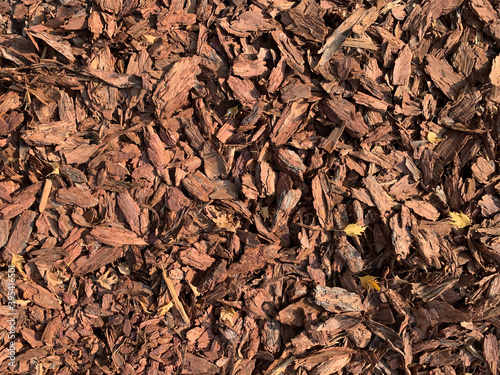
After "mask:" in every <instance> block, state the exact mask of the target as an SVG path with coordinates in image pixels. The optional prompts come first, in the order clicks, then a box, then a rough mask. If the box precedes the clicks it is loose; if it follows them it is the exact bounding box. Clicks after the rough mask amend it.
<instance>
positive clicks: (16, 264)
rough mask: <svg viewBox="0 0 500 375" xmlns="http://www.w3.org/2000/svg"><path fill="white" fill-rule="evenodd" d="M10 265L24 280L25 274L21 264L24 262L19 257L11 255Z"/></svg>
mask: <svg viewBox="0 0 500 375" xmlns="http://www.w3.org/2000/svg"><path fill="white" fill-rule="evenodd" d="M10 263H11V264H12V265H13V266H14V267H16V268H17V270H18V271H19V273H20V274H21V275H23V277H24V278H26V273H25V272H24V269H23V263H25V261H24V258H23V257H22V256H21V255H17V254H12V260H11V262H10Z"/></svg>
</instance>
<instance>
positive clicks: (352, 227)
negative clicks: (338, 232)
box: [344, 224, 366, 237]
mask: <svg viewBox="0 0 500 375" xmlns="http://www.w3.org/2000/svg"><path fill="white" fill-rule="evenodd" d="M365 229H366V226H365V227H362V226H361V225H359V224H349V225H348V226H347V227H345V228H344V232H345V234H347V235H348V236H351V237H357V236H360V235H361V234H363V232H364V231H365Z"/></svg>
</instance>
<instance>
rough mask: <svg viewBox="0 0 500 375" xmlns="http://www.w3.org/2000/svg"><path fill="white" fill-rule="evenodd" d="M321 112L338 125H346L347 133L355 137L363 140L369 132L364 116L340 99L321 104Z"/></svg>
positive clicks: (326, 100) (325, 101)
mask: <svg viewBox="0 0 500 375" xmlns="http://www.w3.org/2000/svg"><path fill="white" fill-rule="evenodd" d="M320 108H321V111H322V112H323V113H324V114H325V115H326V116H327V117H328V119H329V120H331V121H334V122H335V123H337V124H338V125H345V128H346V131H347V132H349V134H351V135H352V136H353V137H356V138H361V137H362V136H364V135H366V134H367V133H368V131H369V129H368V126H367V125H366V123H365V121H364V120H363V116H361V114H360V113H359V112H356V109H355V107H354V105H353V104H352V103H350V102H348V101H347V100H345V99H343V98H340V97H337V96H335V97H333V98H330V99H325V100H323V101H322V102H321V107H320Z"/></svg>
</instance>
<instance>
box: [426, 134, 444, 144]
mask: <svg viewBox="0 0 500 375" xmlns="http://www.w3.org/2000/svg"><path fill="white" fill-rule="evenodd" d="M427 140H428V141H429V142H431V143H432V144H433V145H437V144H438V143H439V142H441V141H444V139H443V138H441V137H440V136H439V135H437V134H436V133H434V132H429V133H427Z"/></svg>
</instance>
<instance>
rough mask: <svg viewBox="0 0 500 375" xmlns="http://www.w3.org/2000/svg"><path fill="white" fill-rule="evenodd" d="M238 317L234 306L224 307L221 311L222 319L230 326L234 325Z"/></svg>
mask: <svg viewBox="0 0 500 375" xmlns="http://www.w3.org/2000/svg"><path fill="white" fill-rule="evenodd" d="M238 317H239V315H238V313H237V312H236V310H235V309H233V308H232V307H229V308H222V309H221V311H220V321H221V322H222V323H224V324H226V325H227V326H229V327H234V324H235V323H236V320H238Z"/></svg>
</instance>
